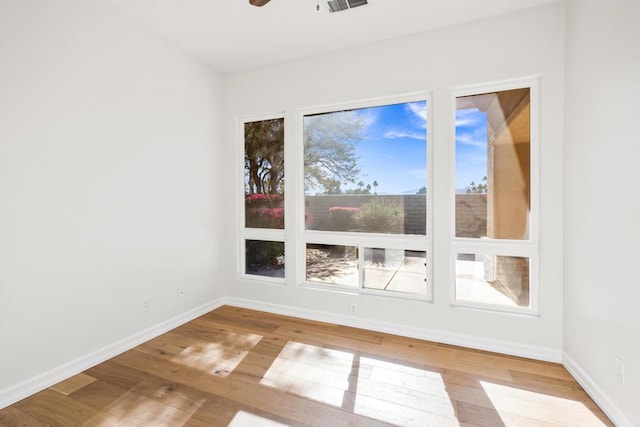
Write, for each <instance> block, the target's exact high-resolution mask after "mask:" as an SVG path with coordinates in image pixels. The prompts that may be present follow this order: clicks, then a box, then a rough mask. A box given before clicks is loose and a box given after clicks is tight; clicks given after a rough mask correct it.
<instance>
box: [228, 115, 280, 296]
mask: <svg viewBox="0 0 640 427" xmlns="http://www.w3.org/2000/svg"><path fill="white" fill-rule="evenodd" d="M274 119H283V120H284V133H285V135H284V139H285V141H284V145H285V181H284V186H285V188H287V170H286V168H287V166H286V165H287V154H286V146H287V117H286V114H285V113H284V112H278V113H273V114H264V115H256V116H246V117H240V118H238V120H237V123H236V131H237V135H236V140H237V141H238V143H237V144H236V146H237V147H236V149H237V152H236V159H238V165H239V167H238V175H236V176H238V178H239V182H241V183H242V191H238V192H237V195H236V209H237V212H238V215H236V218H237V221H238V222H237V224H236V227H235V228H236V230H240V233H238V236H239V237H238V253H237V256H236V259H237V260H238V264H237V266H236V272H237V276H238V277H239V278H240V279H242V280H249V281H252V282H264V283H267V284H273V285H286V280H287V276H288V274H289V271H288V270H291V269H290V268H288V267H287V239H286V229H287V226H286V224H287V222H289V220H288V219H287V217H288V216H290V215H291V213H288V211H287V207H286V205H287V197H286V194H287V191H285V201H284V203H285V211H284V219H285V227H284V229H281V230H280V229H268V228H247V227H246V225H245V224H246V221H245V201H244V179H245V169H244V144H245V141H244V127H245V124H246V123H251V122H259V121H263V120H274ZM234 187H235V188H237V186H234ZM247 240H262V241H274V242H283V243H284V245H285V252H284V256H285V264H284V267H285V273H284V274H285V277H284V278H281V277H269V276H261V275H258V274H247V273H246V271H245V268H246V252H245V247H246V246H245V245H246V243H245V242H246V241H247Z"/></svg>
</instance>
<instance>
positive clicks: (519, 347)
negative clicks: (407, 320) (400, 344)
mask: <svg viewBox="0 0 640 427" xmlns="http://www.w3.org/2000/svg"><path fill="white" fill-rule="evenodd" d="M225 303H226V304H228V305H233V306H236V307H242V308H249V309H253V310H260V311H266V312H269V313H274V314H282V315H285V316H293V317H301V318H304V319H309V320H315V321H319V322H327V323H334V324H339V325H345V326H351V327H355V328H362V329H369V330H372V331H377V332H384V333H388V334H394V335H401V336H405V337H410V338H418V339H423V340H427V341H434V342H438V343H442V344H451V345H457V346H461V347H468V348H473V349H476V350H484V351H491V352H495V353H501V354H508V355H512V356H520V357H526V358H529V359H536V360H544V361H546V362H554V363H560V362H561V361H562V352H561V351H560V350H554V349H549V348H543V347H534V346H528V345H524V344H518V343H511V342H505V341H498V340H490V339H485V338H477V337H473V336H470V335H461V334H453V333H448V332H442V331H436V330H432V329H428V328H417V327H413V326H405V325H399V324H394V323H387V322H381V321H377V320H370V319H363V318H359V317H355V316H347V315H340V314H335V313H329V312H324V311H316V310H309V309H304V308H299V307H290V306H285V305H279V304H270V303H264V302H261V301H254V300H248V299H242V298H233V297H228V298H225Z"/></svg>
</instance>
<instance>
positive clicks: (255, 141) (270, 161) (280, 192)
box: [244, 119, 284, 229]
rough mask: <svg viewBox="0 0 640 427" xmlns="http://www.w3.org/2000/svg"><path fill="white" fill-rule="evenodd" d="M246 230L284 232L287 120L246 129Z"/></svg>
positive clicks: (261, 123) (270, 121)
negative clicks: (285, 131)
mask: <svg viewBox="0 0 640 427" xmlns="http://www.w3.org/2000/svg"><path fill="white" fill-rule="evenodd" d="M244 196H245V227H248V228H279V229H283V228H284V119H272V120H261V121H257V122H250V123H245V125H244Z"/></svg>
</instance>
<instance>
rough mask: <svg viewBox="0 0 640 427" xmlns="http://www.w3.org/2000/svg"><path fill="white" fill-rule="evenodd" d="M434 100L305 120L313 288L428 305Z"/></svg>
mask: <svg viewBox="0 0 640 427" xmlns="http://www.w3.org/2000/svg"><path fill="white" fill-rule="evenodd" d="M427 111H428V110H427V100H426V96H425V97H420V98H418V99H410V100H398V101H397V102H392V103H386V104H383V105H373V106H371V105H364V106H358V107H355V108H348V109H344V108H339V109H334V110H332V111H326V110H325V111H312V112H308V113H307V114H304V115H303V121H302V124H303V145H304V147H303V159H304V162H303V163H304V168H303V170H304V212H305V220H304V231H303V241H304V245H303V250H304V259H305V262H304V264H305V277H304V282H305V284H307V285H312V286H322V287H332V288H337V289H350V290H353V291H357V292H367V293H380V294H384V295H396V296H402V297H418V298H429V297H430V290H429V289H428V280H427V277H428V276H429V274H430V273H429V272H430V268H429V262H428V260H427V258H428V256H427V255H428V254H430V248H431V236H430V233H429V228H430V227H428V222H427V219H428V217H429V215H428V212H427V210H428V207H429V206H430V204H429V203H428V202H427V201H428V199H429V198H430V195H429V194H428V193H429V192H428V191H427V189H428V179H427V178H428V168H427V160H428V156H427V151H428V150H427V148H428V145H427V124H428V122H427Z"/></svg>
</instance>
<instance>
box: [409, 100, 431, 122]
mask: <svg viewBox="0 0 640 427" xmlns="http://www.w3.org/2000/svg"><path fill="white" fill-rule="evenodd" d="M407 108H409V111H411V112H412V113H413V114H415V115H416V116H418V118H420V119H421V120H422V121H424V122H425V123H426V121H427V103H426V102H410V103H408V104H407Z"/></svg>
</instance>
